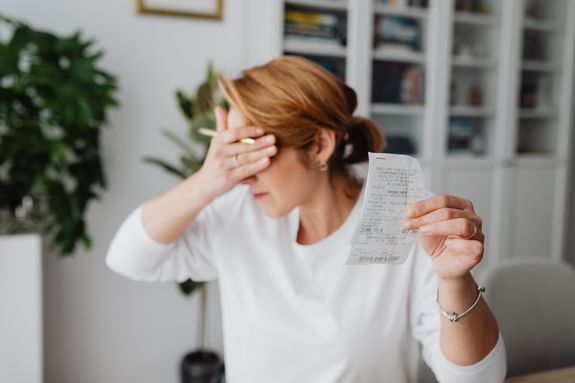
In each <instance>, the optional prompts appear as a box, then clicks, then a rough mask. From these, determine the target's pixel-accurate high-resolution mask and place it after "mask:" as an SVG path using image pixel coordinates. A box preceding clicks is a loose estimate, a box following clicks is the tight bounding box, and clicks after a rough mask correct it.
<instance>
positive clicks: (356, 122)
mask: <svg viewBox="0 0 575 383" xmlns="http://www.w3.org/2000/svg"><path fill="white" fill-rule="evenodd" d="M345 141H346V144H347V145H346V146H351V148H350V149H348V148H346V150H345V152H346V156H345V163H346V164H355V163H358V162H363V161H366V160H367V159H368V152H381V151H382V150H383V149H385V146H386V142H385V138H384V137H383V135H382V133H381V132H380V130H379V128H378V127H377V125H375V123H374V122H373V121H371V120H369V119H367V118H364V117H359V116H353V117H352V118H351V120H350V123H349V125H348V129H347V133H346V140H345Z"/></svg>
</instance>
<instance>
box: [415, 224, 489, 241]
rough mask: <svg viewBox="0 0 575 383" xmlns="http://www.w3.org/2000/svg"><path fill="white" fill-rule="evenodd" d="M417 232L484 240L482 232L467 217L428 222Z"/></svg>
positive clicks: (426, 234)
mask: <svg viewBox="0 0 575 383" xmlns="http://www.w3.org/2000/svg"><path fill="white" fill-rule="evenodd" d="M419 234H420V235H423V236H445V237H459V238H460V239H464V240H469V239H474V240H478V241H481V242H483V241H484V240H485V236H484V235H483V232H482V231H481V230H480V229H478V227H477V225H476V224H474V223H473V222H472V221H470V220H469V219H467V218H456V219H451V220H448V221H438V222H434V223H430V224H427V225H425V226H421V227H420V228H419Z"/></svg>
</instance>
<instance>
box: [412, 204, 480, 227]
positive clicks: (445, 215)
mask: <svg viewBox="0 0 575 383" xmlns="http://www.w3.org/2000/svg"><path fill="white" fill-rule="evenodd" d="M457 218H467V219H468V220H470V221H471V222H472V223H473V224H475V225H476V226H477V227H479V228H481V227H482V224H483V222H482V221H481V218H479V216H478V215H477V214H475V213H473V212H470V211H469V210H460V209H453V208H440V209H437V210H434V211H431V212H430V213H427V214H425V215H422V216H419V217H418V218H414V219H409V220H407V221H405V222H404V224H403V229H404V230H415V229H418V228H419V227H421V226H425V225H428V224H430V223H434V222H439V221H449V220H452V219H457Z"/></svg>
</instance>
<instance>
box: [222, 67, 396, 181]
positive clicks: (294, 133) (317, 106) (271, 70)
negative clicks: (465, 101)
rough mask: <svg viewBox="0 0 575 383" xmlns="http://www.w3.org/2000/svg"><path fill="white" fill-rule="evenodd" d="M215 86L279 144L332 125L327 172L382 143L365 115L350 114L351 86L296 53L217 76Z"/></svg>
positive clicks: (305, 139)
mask: <svg viewBox="0 0 575 383" xmlns="http://www.w3.org/2000/svg"><path fill="white" fill-rule="evenodd" d="M220 87H221V89H222V91H223V93H224V95H225V97H226V99H227V100H228V101H229V103H230V104H231V105H232V106H233V107H234V108H236V109H238V111H239V112H240V113H242V114H243V115H244V117H245V118H246V120H247V121H248V123H250V124H253V125H257V126H261V127H263V128H264V129H265V130H266V132H267V133H272V134H274V135H275V136H276V139H277V142H278V145H279V146H280V147H282V146H288V147H295V148H307V147H309V145H311V144H312V143H313V142H314V139H315V136H316V133H317V132H318V131H319V130H320V129H330V130H332V131H334V132H335V136H336V149H335V150H334V153H333V154H332V156H331V158H330V160H329V162H328V164H329V169H330V172H331V174H335V173H342V174H345V175H348V174H349V173H348V171H347V165H350V164H354V163H357V162H362V161H365V160H367V158H368V156H367V153H368V152H369V151H371V152H379V151H381V150H382V149H383V148H384V146H385V139H384V137H383V135H382V134H381V132H380V131H379V129H378V127H377V126H376V125H375V124H374V123H373V122H372V121H371V120H369V119H366V118H363V117H358V116H353V113H354V111H355V109H356V107H357V95H356V93H355V91H354V90H353V89H351V88H350V87H349V86H347V85H346V84H345V83H344V82H343V81H342V80H340V79H339V78H338V77H336V76H335V75H333V74H331V73H329V72H328V71H326V70H325V69H323V68H322V67H321V66H319V65H317V64H315V63H314V62H312V61H309V60H307V59H304V58H302V57H297V56H283V57H279V58H276V59H274V60H272V61H270V62H268V63H267V64H265V65H262V66H257V67H253V68H250V69H247V70H245V71H244V72H243V75H242V76H241V77H239V78H237V79H234V80H229V79H227V78H224V77H221V78H220ZM348 145H349V147H348V148H346V147H347V146H348Z"/></svg>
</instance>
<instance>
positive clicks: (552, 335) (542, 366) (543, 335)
mask: <svg viewBox="0 0 575 383" xmlns="http://www.w3.org/2000/svg"><path fill="white" fill-rule="evenodd" d="M478 283H480V284H481V283H482V284H484V285H485V286H486V288H487V291H486V296H485V297H486V300H487V302H488V304H489V307H490V308H491V310H492V311H493V313H494V314H495V317H496V318H497V322H498V324H499V330H500V332H501V334H502V335H503V339H504V341H505V347H506V350H507V364H508V367H507V371H508V376H514V375H521V374H527V373H531V372H537V371H544V370H550V369H555V368H560V367H565V366H571V365H575V270H574V269H573V268H571V267H570V266H569V265H567V264H564V263H558V262H553V261H550V260H546V259H539V258H538V259H532V258H523V259H512V260H507V261H502V262H498V263H497V264H495V265H493V266H492V267H489V266H488V267H487V268H486V269H485V270H484V271H483V272H482V274H481V277H480V278H478Z"/></svg>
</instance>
